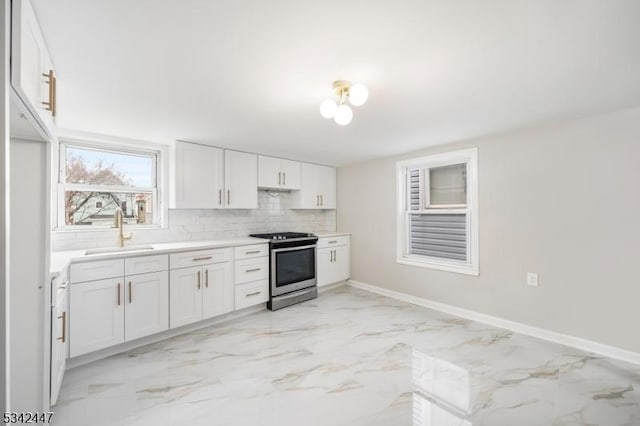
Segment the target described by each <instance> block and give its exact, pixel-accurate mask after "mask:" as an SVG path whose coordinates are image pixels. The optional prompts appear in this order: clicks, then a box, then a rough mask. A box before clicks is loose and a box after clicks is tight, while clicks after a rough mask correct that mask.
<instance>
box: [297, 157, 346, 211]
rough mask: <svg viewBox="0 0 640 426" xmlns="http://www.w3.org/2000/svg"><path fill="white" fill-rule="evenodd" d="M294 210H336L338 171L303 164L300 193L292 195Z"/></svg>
mask: <svg viewBox="0 0 640 426" xmlns="http://www.w3.org/2000/svg"><path fill="white" fill-rule="evenodd" d="M291 208H292V209H335V208H336V170H335V169H334V168H333V167H328V166H320V165H317V164H309V163H302V165H301V184H300V191H296V192H293V193H292V194H291Z"/></svg>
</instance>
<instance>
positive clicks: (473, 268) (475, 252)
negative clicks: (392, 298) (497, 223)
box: [396, 147, 480, 276]
mask: <svg viewBox="0 0 640 426" xmlns="http://www.w3.org/2000/svg"><path fill="white" fill-rule="evenodd" d="M463 163H464V164H466V168H467V203H466V205H464V206H463V205H436V206H430V205H429V201H428V198H429V191H428V189H427V187H426V184H428V177H426V178H425V175H426V174H427V172H428V169H431V168H435V167H442V166H450V165H455V164H463ZM416 168H420V169H424V170H423V171H422V172H421V174H420V184H421V187H422V188H423V189H424V190H423V191H421V192H420V209H419V210H410V209H409V208H408V200H409V185H408V174H409V170H411V169H416ZM396 180H397V191H396V192H397V197H396V198H397V215H396V216H397V230H396V241H397V247H396V261H397V263H400V264H404V265H411V266H418V267H423V268H430V269H436V270H441V271H448V272H456V273H461V274H466V275H474V276H477V275H479V274H480V268H479V265H480V258H479V248H480V245H479V240H478V233H479V232H478V230H479V221H478V216H479V215H478V148H477V147H474V148H468V149H461V150H456V151H450V152H444V153H440V154H434V155H428V156H423V157H418V158H411V159H407V160H401V161H398V162H396ZM456 213H458V214H459V213H466V220H467V237H468V244H467V261H464V262H463V261H457V260H450V259H440V258H437V257H429V256H421V255H410V254H409V239H410V236H409V216H410V215H411V214H456Z"/></svg>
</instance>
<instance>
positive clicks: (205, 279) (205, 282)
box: [204, 269, 209, 288]
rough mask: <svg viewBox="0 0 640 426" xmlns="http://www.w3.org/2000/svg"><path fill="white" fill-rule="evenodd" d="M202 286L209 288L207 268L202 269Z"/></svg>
mask: <svg viewBox="0 0 640 426" xmlns="http://www.w3.org/2000/svg"><path fill="white" fill-rule="evenodd" d="M204 286H205V287H206V288H209V270H208V269H205V270H204Z"/></svg>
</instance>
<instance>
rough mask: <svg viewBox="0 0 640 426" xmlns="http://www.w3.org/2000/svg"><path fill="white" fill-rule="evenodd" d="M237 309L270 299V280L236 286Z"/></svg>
mask: <svg viewBox="0 0 640 426" xmlns="http://www.w3.org/2000/svg"><path fill="white" fill-rule="evenodd" d="M235 296H236V299H235V300H236V310H238V309H242V308H247V307H249V306H253V305H257V304H259V303H264V302H266V301H267V300H269V280H260V281H256V282H253V283H248V284H242V285H238V286H236V295H235Z"/></svg>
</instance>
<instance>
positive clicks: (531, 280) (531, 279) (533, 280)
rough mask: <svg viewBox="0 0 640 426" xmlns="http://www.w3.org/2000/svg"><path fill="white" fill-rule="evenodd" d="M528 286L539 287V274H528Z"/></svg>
mask: <svg viewBox="0 0 640 426" xmlns="http://www.w3.org/2000/svg"><path fill="white" fill-rule="evenodd" d="M527 285H530V286H533V287H538V274H536V273H534V272H527Z"/></svg>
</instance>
